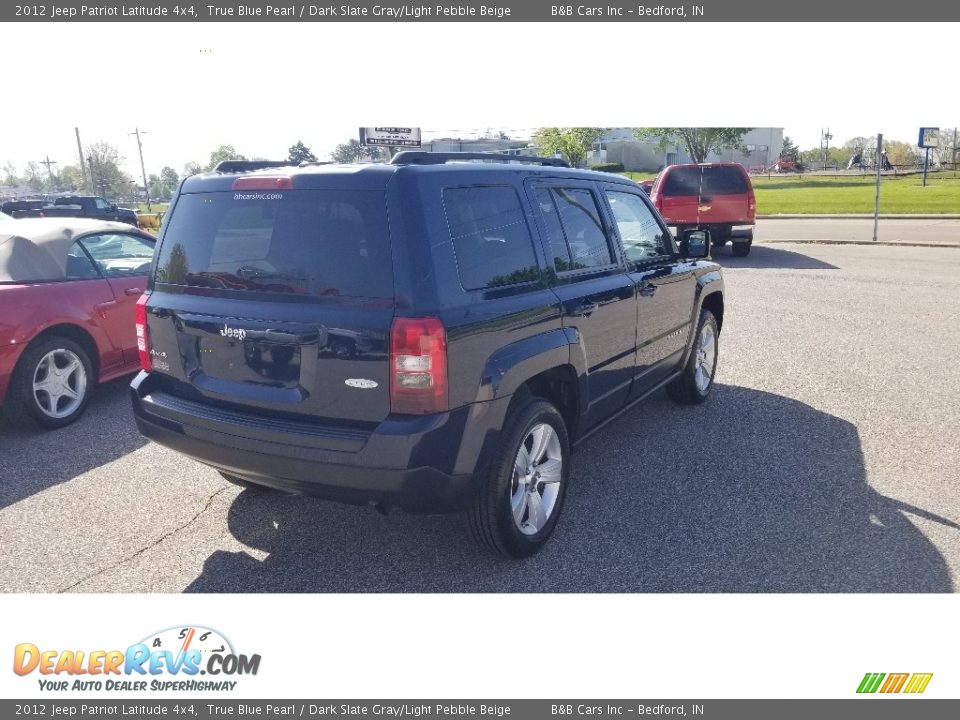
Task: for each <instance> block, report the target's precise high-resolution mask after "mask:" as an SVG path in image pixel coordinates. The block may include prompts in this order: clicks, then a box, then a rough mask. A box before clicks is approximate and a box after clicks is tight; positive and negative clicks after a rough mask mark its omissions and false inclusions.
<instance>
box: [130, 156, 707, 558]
mask: <svg viewBox="0 0 960 720" xmlns="http://www.w3.org/2000/svg"><path fill="white" fill-rule="evenodd" d="M457 160H464V161H467V162H455V161H457ZM484 160H487V162H484ZM502 160H504V158H503V157H501V156H492V157H490V156H480V155H471V154H455V153H454V154H448V155H447V154H427V153H421V152H406V153H400V154H399V155H398V156H397V157H396V158H394V160H393V161H392V162H391V164H388V165H364V166H343V165H316V164H313V165H310V164H304V165H302V166H299V167H290V166H280V164H278V163H243V162H227V163H222V164H221V165H220V166H219V167H218V168H217V170H216V171H214V172H211V173H207V174H204V175H198V176H194V177H191V178H189V179H187V180H185V181H184V183H183V184H182V186H181V188H180V191H179V193H178V195H177V197H176V198H175V199H174V201H173V203H172V204H171V206H170V209H169V214H168V218H167V221H166V223H165V225H164V228H163V231H162V234H161V237H160V239H159V241H158V249H157V253H156V257H155V260H154V268H153V274H152V277H151V280H150V282H149V284H148V288H147V292H146V293H145V294H144V295H143V297H142V298H141V299H140V302H139V304H138V312H137V333H138V338H139V343H140V344H139V351H140V361H141V366H142V368H143V371H142V372H141V373H140V374H139V375H138V376H137V377H136V379H135V380H134V381H133V383H132V385H131V394H132V399H133V407H134V412H135V416H136V422H137V425H138V427H139V428H140V431H141V432H142V433H143V434H144V435H146V436H147V437H149V438H151V439H153V440H155V441H156V442H158V443H161V444H163V445H166V446H168V447H171V448H173V449H175V450H178V451H180V452H183V453H185V454H186V455H189V456H190V457H192V458H195V459H197V460H199V461H200V462H203V463H206V464H207V465H210V466H212V467H214V468H216V469H217V470H219V471H220V472H221V474H223V476H224V477H225V478H227V479H228V480H230V481H231V482H234V483H237V484H240V485H244V486H265V487H270V488H276V489H280V490H285V491H291V492H298V493H305V494H310V495H317V496H321V497H326V498H330V499H334V500H340V501H345V502H351V503H364V504H368V503H369V504H374V505H377V506H398V507H400V508H403V509H405V510H408V511H411V512H453V511H465V512H466V513H467V514H468V517H469V521H470V526H471V528H472V531H473V534H474V536H475V537H476V539H477V540H478V542H480V544H481V545H483V546H484V547H486V548H488V549H490V550H492V551H494V552H499V553H502V554H504V555H507V556H513V557H524V556H527V555H530V554H532V553H534V552H536V550H538V549H539V548H540V547H541V546H542V545H543V543H544V542H545V541H546V540H547V538H548V537H549V536H550V534H551V533H552V531H553V528H554V526H555V525H556V522H557V519H558V518H559V516H560V511H561V509H562V506H563V499H564V495H565V491H566V487H567V483H568V478H569V470H570V452H571V448H572V446H573V445H574V444H576V443H577V442H578V441H580V440H582V439H583V438H585V437H586V436H587V435H589V434H590V433H592V432H594V431H595V430H597V429H599V428H600V427H601V426H602V425H603V424H604V423H605V422H607V421H608V420H610V419H611V418H613V417H614V416H616V415H617V414H619V413H620V412H622V411H623V410H624V409H626V408H628V407H630V406H631V405H633V404H634V403H635V402H637V401H638V400H640V399H641V398H643V397H645V396H646V395H648V394H650V393H652V392H654V391H655V390H657V389H659V388H661V387H664V386H666V388H667V391H668V392H669V394H670V396H671V397H672V398H674V399H675V400H677V401H678V402H683V403H698V402H702V401H703V400H705V399H706V397H707V395H708V394H709V392H710V389H711V386H712V383H713V375H714V372H715V370H716V361H717V347H718V344H717V341H718V337H719V333H720V328H721V325H722V322H723V308H724V300H723V279H722V275H721V271H720V268H719V267H718V266H717V265H716V264H714V263H712V262H710V261H709V260H707V259H705V258H706V256H707V255H708V253H709V243H710V238H709V233H707V232H703V231H690V232H688V233H686V234H684V235H683V236H682V237H681V240H680V243H679V245H678V244H677V243H676V242H675V240H674V239H673V237H672V236H671V234H670V232H669V231H668V230H667V228H666V226H665V225H664V222H663V220H662V218H661V217H660V216H659V214H658V213H657V212H656V210H654V209H653V207H652V205H651V203H650V201H649V200H648V199H647V196H646V194H645V193H644V192H643V191H642V190H641V189H640V188H639V186H637V185H636V184H635V183H633V182H632V181H630V180H627V179H625V178H621V177H618V176H616V175H609V174H605V173H599V172H590V171H582V170H571V169H569V168H566V167H561V166H560V165H561V164H560V163H559V162H557V161H552V160H546V159H542V158H538V159H533V158H528V159H526V160H527V161H528V162H525V163H524V162H511V163H506V162H500V161H502ZM522 160H523V159H521V161H522Z"/></svg>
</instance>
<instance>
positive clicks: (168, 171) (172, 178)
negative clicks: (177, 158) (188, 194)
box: [160, 166, 180, 192]
mask: <svg viewBox="0 0 960 720" xmlns="http://www.w3.org/2000/svg"><path fill="white" fill-rule="evenodd" d="M160 181H161V182H162V183H163V184H164V185H166V186H167V187H168V188H170V191H171V192H173V191H174V190H175V189H176V188H177V185H179V184H180V176H179V175H177V171H176V170H174V169H173V168H172V167H169V166H167V167H164V168H163V170H161V171H160Z"/></svg>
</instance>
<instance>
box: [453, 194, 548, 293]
mask: <svg viewBox="0 0 960 720" xmlns="http://www.w3.org/2000/svg"><path fill="white" fill-rule="evenodd" d="M443 207H444V210H445V211H446V215H447V225H448V227H449V229H450V239H451V240H452V241H453V249H454V253H456V256H457V268H458V271H459V273H460V284H461V285H463V287H464V289H466V290H481V289H484V288H494V287H503V286H506V285H515V284H517V283H523V282H530V281H532V280H536V279H537V278H538V277H539V275H540V270H539V268H538V266H537V258H536V255H535V254H534V252H533V240H532V238H531V237H530V229H529V227H528V226H527V220H526V217H525V216H524V213H523V207H522V206H521V205H520V198H519V197H518V196H517V192H516V190H514V189H513V188H512V187H509V186H483V187H451V188H446V189H444V191H443Z"/></svg>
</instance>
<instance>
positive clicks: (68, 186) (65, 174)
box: [60, 165, 83, 191]
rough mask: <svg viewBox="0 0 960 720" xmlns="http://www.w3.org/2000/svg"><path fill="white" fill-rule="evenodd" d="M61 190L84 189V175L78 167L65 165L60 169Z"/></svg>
mask: <svg viewBox="0 0 960 720" xmlns="http://www.w3.org/2000/svg"><path fill="white" fill-rule="evenodd" d="M60 188H61V189H63V190H71V191H76V190H81V189H82V188H83V173H82V172H80V168H78V167H77V166H76V165H65V166H64V167H63V168H61V169H60Z"/></svg>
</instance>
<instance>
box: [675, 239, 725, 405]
mask: <svg viewBox="0 0 960 720" xmlns="http://www.w3.org/2000/svg"><path fill="white" fill-rule="evenodd" d="M734 247H736V245H734ZM719 336H720V331H719V330H718V329H717V319H716V318H715V317H714V316H713V313H712V312H710V311H709V310H701V311H700V322H699V323H697V334H696V336H695V337H694V340H693V349H692V350H691V351H690V357H689V358H688V359H687V364H686V365H685V366H684V368H683V373H682V374H681V375H680V377H678V378H677V379H676V380H674V381H673V382H671V383H670V384H669V385H667V394H668V395H669V396H670V399H671V400H673V401H674V402H678V403H682V404H684V405H698V404H700V403H702V402H703V401H704V400H706V399H707V396H708V395H710V390H711V389H712V388H713V376H714V375H715V374H716V372H717V354H718V350H719V346H718V338H719Z"/></svg>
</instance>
